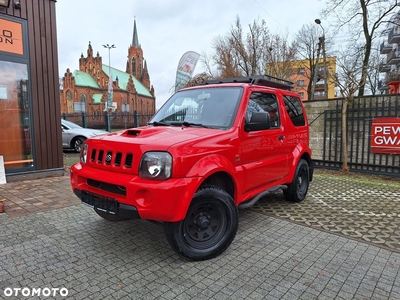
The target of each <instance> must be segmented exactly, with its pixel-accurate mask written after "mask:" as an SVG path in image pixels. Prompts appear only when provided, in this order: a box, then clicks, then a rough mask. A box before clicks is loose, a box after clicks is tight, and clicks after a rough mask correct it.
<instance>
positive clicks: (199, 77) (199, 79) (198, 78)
mask: <svg viewBox="0 0 400 300" xmlns="http://www.w3.org/2000/svg"><path fill="white" fill-rule="evenodd" d="M210 79H215V77H214V76H212V75H211V74H209V73H207V72H203V73H199V74H196V75H195V76H193V78H192V79H190V80H189V82H188V83H186V85H185V87H191V86H196V85H200V84H203V83H204V82H205V81H206V80H210Z"/></svg>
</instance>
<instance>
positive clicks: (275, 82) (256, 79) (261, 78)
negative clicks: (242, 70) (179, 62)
mask: <svg viewBox="0 0 400 300" xmlns="http://www.w3.org/2000/svg"><path fill="white" fill-rule="evenodd" d="M218 83H249V84H257V85H262V86H268V87H273V88H279V89H284V90H289V91H290V90H292V88H293V84H294V83H293V82H291V81H289V80H286V79H283V78H279V77H275V76H271V75H268V74H265V75H256V76H248V77H234V78H221V79H211V80H206V81H204V83H203V84H218Z"/></svg>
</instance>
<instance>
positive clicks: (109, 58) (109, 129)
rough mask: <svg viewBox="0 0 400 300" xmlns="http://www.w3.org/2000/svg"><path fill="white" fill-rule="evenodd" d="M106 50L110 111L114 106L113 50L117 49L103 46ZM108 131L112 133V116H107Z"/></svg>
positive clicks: (107, 45) (108, 109)
mask: <svg viewBox="0 0 400 300" xmlns="http://www.w3.org/2000/svg"><path fill="white" fill-rule="evenodd" d="M103 47H104V48H107V49H108V97H107V106H106V110H107V111H110V109H111V105H112V102H113V101H112V100H113V90H112V74H111V49H113V48H115V45H114V44H112V45H111V46H110V45H109V44H105V45H103ZM107 127H108V128H107V129H108V131H111V120H110V115H109V114H108V115H107Z"/></svg>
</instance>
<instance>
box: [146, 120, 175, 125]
mask: <svg viewBox="0 0 400 300" xmlns="http://www.w3.org/2000/svg"><path fill="white" fill-rule="evenodd" d="M147 125H154V126H169V125H170V124H168V123H165V122H162V121H154V122H151V123H147Z"/></svg>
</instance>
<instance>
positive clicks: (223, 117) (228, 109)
mask: <svg viewBox="0 0 400 300" xmlns="http://www.w3.org/2000/svg"><path fill="white" fill-rule="evenodd" d="M242 92H243V89H242V88H241V87H216V88H215V87H214V88H198V89H192V90H183V91H179V92H177V93H176V94H174V95H173V96H172V97H171V98H170V99H169V100H168V101H167V102H166V103H165V104H164V105H163V106H162V107H161V109H160V110H159V111H158V112H157V113H156V114H155V115H154V117H153V118H152V119H151V120H150V122H149V124H151V125H154V126H161V125H164V126H165V125H167V126H170V125H172V126H174V125H175V126H181V125H182V126H200V127H210V128H221V129H226V128H229V127H231V126H232V124H233V121H234V120H235V117H236V112H237V108H238V106H239V103H240V99H241V95H242Z"/></svg>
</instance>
